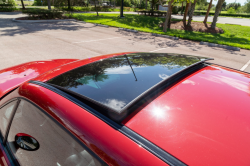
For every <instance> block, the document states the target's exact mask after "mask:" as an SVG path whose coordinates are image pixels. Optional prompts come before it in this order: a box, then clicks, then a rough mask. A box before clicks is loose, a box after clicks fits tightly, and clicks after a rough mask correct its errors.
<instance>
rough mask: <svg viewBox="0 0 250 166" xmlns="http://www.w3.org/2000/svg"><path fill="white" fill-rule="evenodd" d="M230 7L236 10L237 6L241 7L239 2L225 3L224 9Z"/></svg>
mask: <svg viewBox="0 0 250 166" xmlns="http://www.w3.org/2000/svg"><path fill="white" fill-rule="evenodd" d="M231 7H232V8H234V9H235V10H237V9H238V8H239V7H241V4H240V3H236V2H234V3H229V4H228V5H226V10H228V9H230V8H231Z"/></svg>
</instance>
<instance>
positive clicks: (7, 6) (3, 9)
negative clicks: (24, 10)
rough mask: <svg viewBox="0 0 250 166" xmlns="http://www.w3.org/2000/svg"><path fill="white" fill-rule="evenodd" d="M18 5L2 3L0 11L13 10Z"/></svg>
mask: <svg viewBox="0 0 250 166" xmlns="http://www.w3.org/2000/svg"><path fill="white" fill-rule="evenodd" d="M14 10H16V7H15V6H14V5H12V4H0V12H12V11H14Z"/></svg>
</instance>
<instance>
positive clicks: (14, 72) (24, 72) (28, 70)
mask: <svg viewBox="0 0 250 166" xmlns="http://www.w3.org/2000/svg"><path fill="white" fill-rule="evenodd" d="M76 60H77V59H53V60H47V61H34V62H28V63H24V64H20V65H17V66H13V67H10V68H7V69H4V70H0V84H1V86H0V98H1V97H2V96H4V95H5V94H6V93H8V92H9V91H11V90H12V89H14V88H16V87H18V86H20V85H21V84H22V83H24V82H26V81H28V80H30V79H32V78H35V77H37V76H39V75H41V74H42V73H44V72H46V71H49V70H51V69H53V68H55V67H58V66H61V65H64V64H67V63H70V62H73V61H76Z"/></svg>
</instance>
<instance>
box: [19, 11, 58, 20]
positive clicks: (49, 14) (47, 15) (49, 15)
mask: <svg viewBox="0 0 250 166" xmlns="http://www.w3.org/2000/svg"><path fill="white" fill-rule="evenodd" d="M22 13H24V14H27V15H28V16H29V17H30V18H42V19H55V18H62V17H63V12H62V11H60V10H57V9H53V10H45V9H27V10H23V11H22Z"/></svg>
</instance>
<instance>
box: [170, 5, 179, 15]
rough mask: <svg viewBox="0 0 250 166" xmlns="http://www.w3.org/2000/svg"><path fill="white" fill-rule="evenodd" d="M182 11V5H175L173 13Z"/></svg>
mask: <svg viewBox="0 0 250 166" xmlns="http://www.w3.org/2000/svg"><path fill="white" fill-rule="evenodd" d="M180 11H181V7H179V6H173V9H172V13H173V14H178V13H179V12H180Z"/></svg>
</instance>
